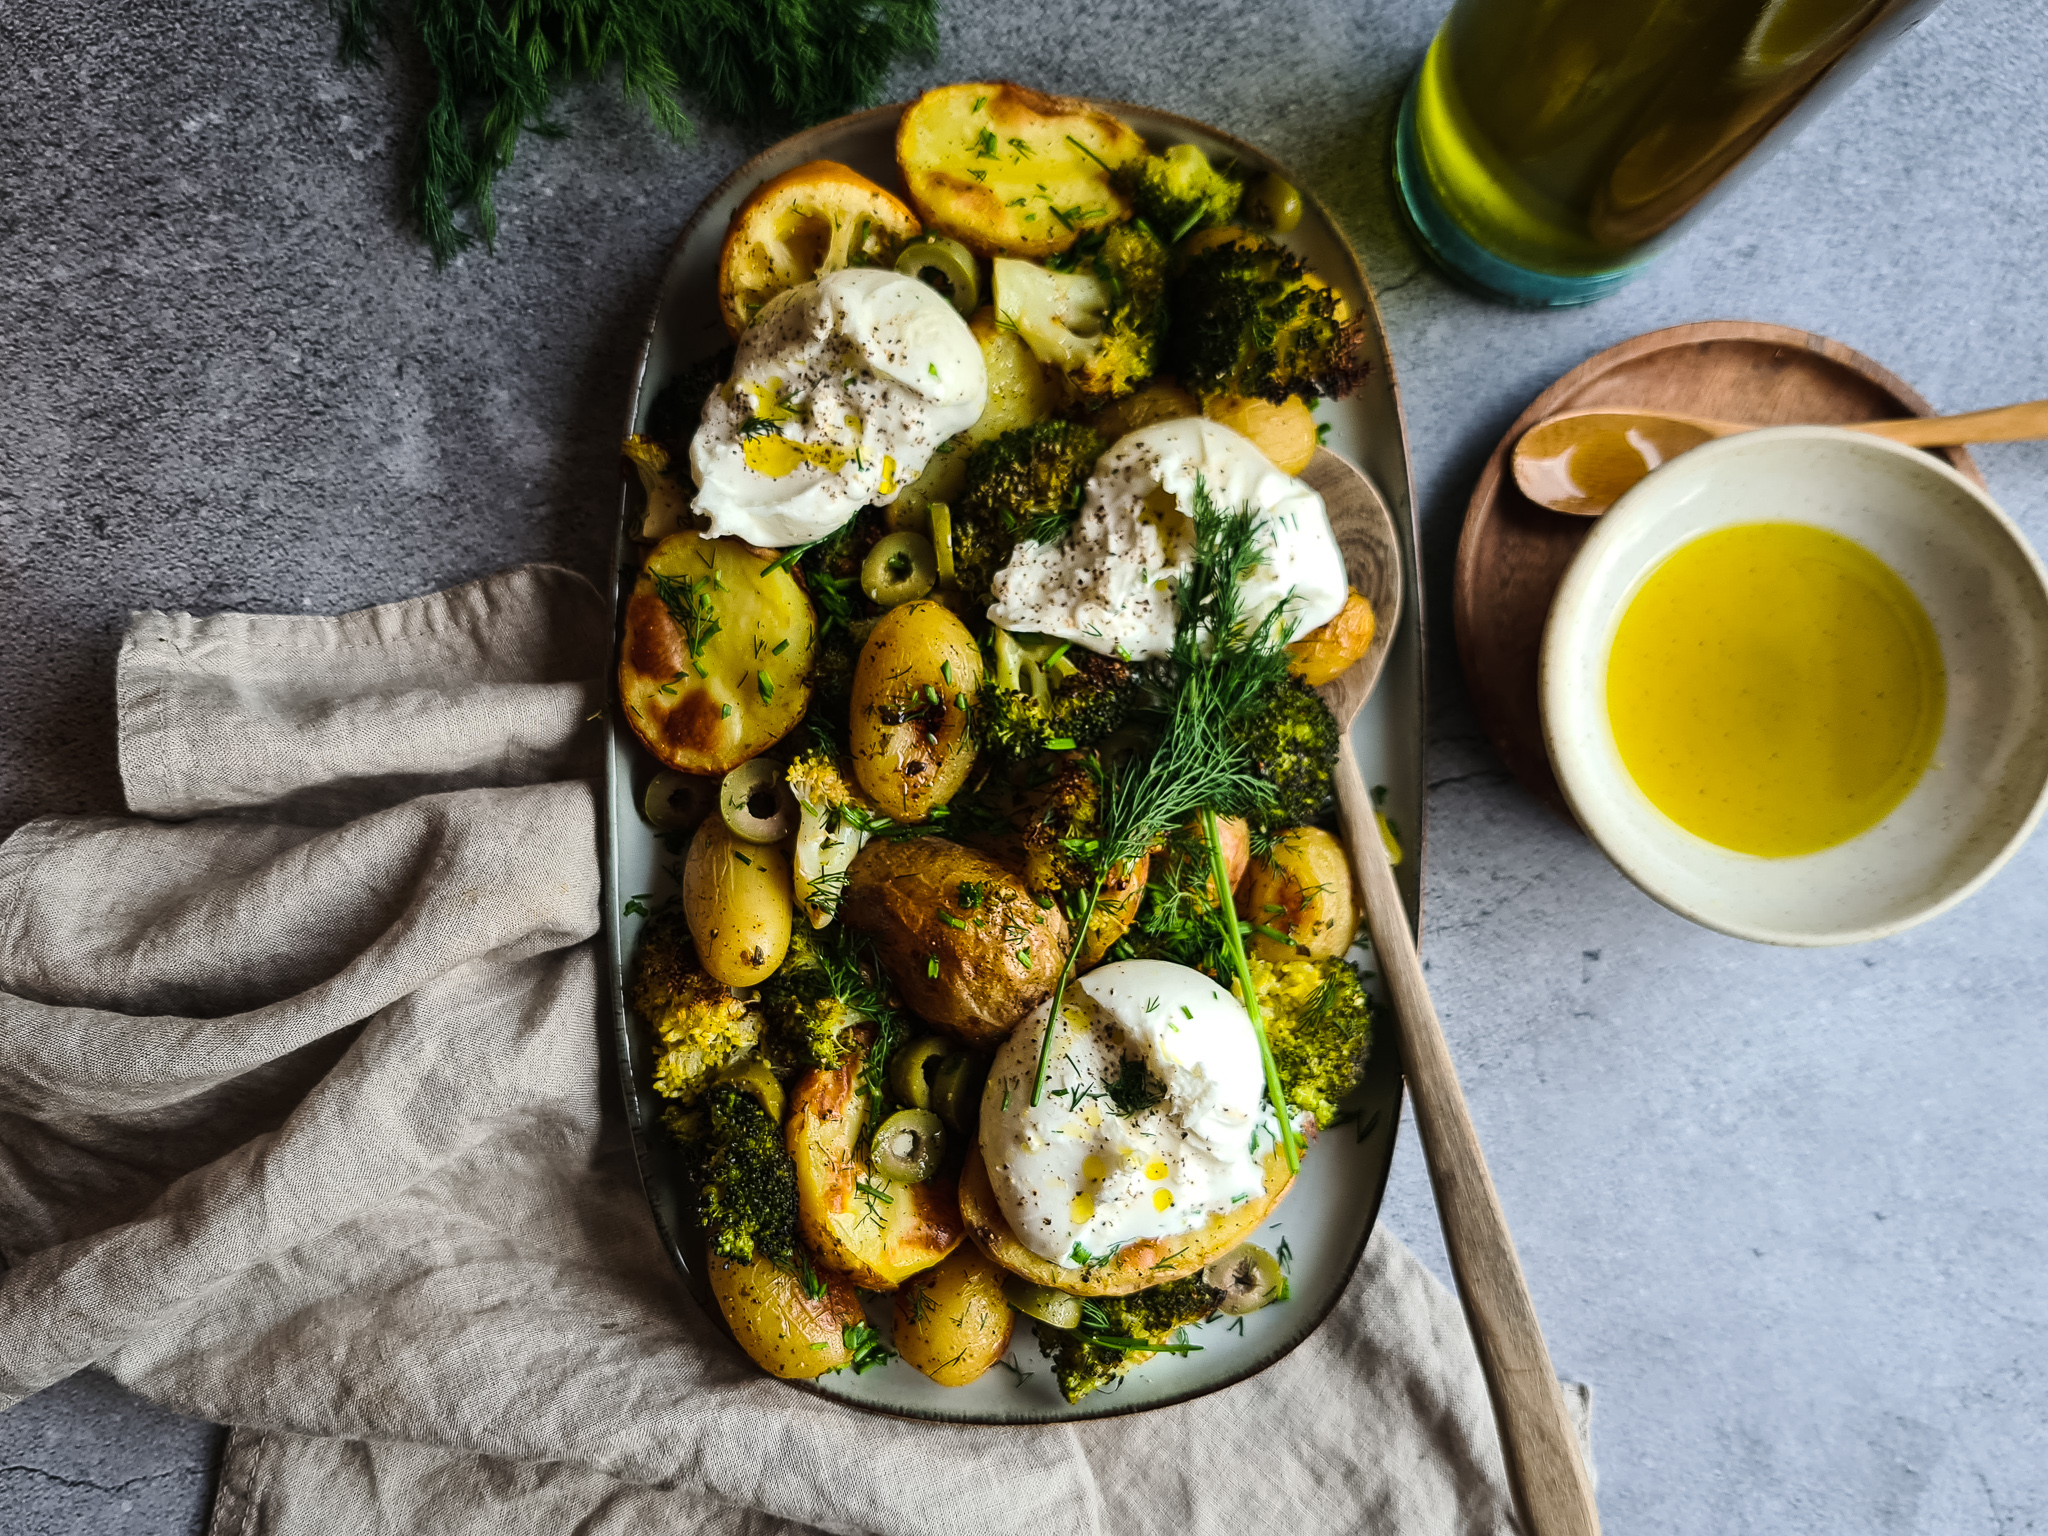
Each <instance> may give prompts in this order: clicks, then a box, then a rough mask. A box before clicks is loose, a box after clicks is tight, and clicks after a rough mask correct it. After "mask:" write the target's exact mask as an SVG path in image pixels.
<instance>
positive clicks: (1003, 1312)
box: [895, 1243, 1016, 1387]
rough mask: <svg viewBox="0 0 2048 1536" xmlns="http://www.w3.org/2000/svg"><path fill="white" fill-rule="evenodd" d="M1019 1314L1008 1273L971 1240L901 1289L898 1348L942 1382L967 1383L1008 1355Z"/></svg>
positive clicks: (908, 1358)
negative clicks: (1006, 1286)
mask: <svg viewBox="0 0 2048 1536" xmlns="http://www.w3.org/2000/svg"><path fill="white" fill-rule="evenodd" d="M1015 1322H1016V1314H1014V1313H1013V1312H1011V1310H1010V1304H1009V1303H1008V1302H1007V1301H1005V1300H1003V1272H1002V1270H1001V1269H999V1268H998V1267H997V1266H996V1265H994V1264H992V1263H990V1262H989V1258H988V1255H987V1254H985V1253H983V1252H982V1251H981V1250H980V1249H979V1248H977V1247H975V1246H974V1244H972V1243H962V1244H961V1245H960V1246H959V1247H958V1248H955V1249H954V1250H953V1254H952V1257H950V1258H948V1259H947V1260H946V1262H945V1263H943V1264H941V1265H939V1266H938V1268H936V1269H928V1270H926V1271H925V1272H924V1273H923V1274H921V1275H914V1276H912V1277H911V1279H910V1280H909V1281H907V1282H906V1283H905V1284H904V1286H903V1289H901V1290H900V1291H898V1292H897V1293H896V1330H895V1345H896V1353H897V1354H899V1355H901V1356H902V1357H903V1358H904V1359H905V1360H907V1361H908V1362H909V1363H910V1364H912V1365H914V1366H916V1367H917V1368H918V1369H919V1370H920V1371H923V1372H924V1373H925V1375H927V1376H929V1377H931V1379H932V1380H933V1381H936V1382H937V1383H938V1384H939V1385H940V1386H942V1387H964V1386H966V1385H967V1384H968V1383H969V1382H970V1381H974V1380H976V1379H977V1378H979V1377H980V1375H981V1374H982V1372H984V1371H986V1370H987V1369H988V1368H989V1367H990V1366H992V1365H994V1364H995V1363H996V1362H997V1361H998V1360H1000V1359H1002V1358H1003V1351H1004V1350H1006V1349H1008V1348H1009V1347H1010V1330H1011V1328H1012V1327H1013V1326H1014V1325H1015Z"/></svg>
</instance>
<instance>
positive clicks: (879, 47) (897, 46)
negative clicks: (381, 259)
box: [330, 0, 938, 265]
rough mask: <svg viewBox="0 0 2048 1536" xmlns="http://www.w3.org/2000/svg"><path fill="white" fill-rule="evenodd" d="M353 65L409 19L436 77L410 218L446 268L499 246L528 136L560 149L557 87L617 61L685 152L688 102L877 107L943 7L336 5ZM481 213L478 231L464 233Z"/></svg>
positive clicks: (883, 0)
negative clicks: (513, 172)
mask: <svg viewBox="0 0 2048 1536" xmlns="http://www.w3.org/2000/svg"><path fill="white" fill-rule="evenodd" d="M330 6H331V8H332V10H333V12H334V14H335V18H336V21H337V24H338V26H339V30H340V37H339V52H340V55H341V58H342V59H343V61H344V62H346V63H351V64H363V63H369V62H371V61H372V60H373V59H374V58H375V55H376V51H377V50H376V45H377V40H378V39H379V38H380V37H381V38H389V37H391V36H392V35H393V34H394V32H395V31H396V30H397V28H396V25H395V23H396V18H397V16H398V14H399V13H400V12H401V11H404V12H407V13H409V14H410V16H411V19H412V23H413V26H414V28H415V29H416V30H417V32H418V34H419V38H420V42H421V44H422V46H423V47H424V49H425V51H426V55H427V60H428V62H429V63H430V64H431V65H432V67H433V71H434V98H433V102H432V104H431V105H430V106H429V107H428V110H427V115H426V119H425V121H424V123H423V124H422V125H421V128H420V131H419V138H418V143H417V147H416V150H415V157H414V169H413V185H412V197H411V201H412V213H413V217H414V219H415V220H416V221H417V222H418V224H419V228H420V233H421V234H422V235H423V236H425V238H426V241H427V245H428V247H429V248H430V249H431V250H432V251H433V253H434V261H435V264H436V265H446V264H447V263H448V262H449V261H450V260H452V259H453V258H454V257H455V256H456V255H457V254H458V253H459V252H461V251H462V250H463V249H464V248H465V247H467V246H469V245H471V244H473V243H474V242H475V241H476V239H477V238H478V237H479V236H480V237H481V238H482V239H483V242H484V244H485V245H486V246H490V245H492V244H494V243H495V242H496V240H497V235H498V209H497V202H496V199H495V196H494V187H495V184H496V181H497V177H498V173H499V172H501V171H503V170H504V169H506V167H508V166H509V165H511V163H512V154H513V151H514V149H515V148H516V147H517V145H518V142H519V136H520V135H521V134H522V133H534V134H538V135H539V136H540V137H542V138H562V137H564V136H566V134H567V132H568V130H567V129H566V128H565V127H564V126H563V125H562V124H561V123H560V122H559V121H557V120H556V119H555V118H554V117H553V116H551V115H550V114H551V112H552V109H553V107H554V103H555V92H556V90H557V88H558V87H559V86H561V85H563V84H565V83H567V82H569V81H574V80H598V79H602V78H603V77H604V76H605V75H606V74H608V73H609V72H610V71H611V69H612V67H613V66H614V65H616V66H617V67H618V71H619V83H620V86H621V88H622V89H623V90H624V91H625V93H626V95H627V96H628V97H634V98H638V99H639V100H640V101H641V102H642V103H643V104H644V105H645V106H646V108H647V112H648V115H649V116H650V117H652V118H653V119H654V123H655V126H656V127H658V128H659V129H661V131H662V132H663V133H665V134H667V135H668V136H669V137H670V138H671V139H674V140H676V141H678V142H682V141H685V140H687V139H688V138H689V137H690V134H691V132H692V131H693V130H692V127H691V123H690V119H689V117H688V115H687V114H685V112H684V111H683V107H682V96H683V93H684V92H686V91H687V92H695V93H698V94H700V95H701V96H703V97H704V99H705V100H707V101H708V102H709V103H710V105H711V108H712V110H713V111H715V112H717V113H719V114H720V115H721V116H724V117H727V118H730V119H733V120H735V121H738V122H743V123H760V122H792V123H799V124H802V123H813V122H820V121H822V120H823V119H825V118H828V117H836V116H838V115H839V114H841V113H843V112H850V111H852V110H854V109H855V108H857V107H863V106H866V105H867V104H868V103H869V102H871V101H872V100H873V99H874V98H875V95H876V93H877V92H878V91H879V89H880V87H881V85H882V82H883V79H884V77H885V76H886V74H887V72H888V68H889V65H890V64H891V63H892V62H893V61H894V60H895V59H896V58H897V56H898V55H900V54H905V53H915V54H921V55H929V54H931V53H932V52H933V51H934V49H935V48H936V47H937V43H938V22H937V10H938V0H330ZM465 213H466V214H468V215H469V216H470V218H471V219H472V220H473V222H474V225H475V232H474V233H472V232H471V230H470V229H469V228H467V227H465V225H464V224H463V223H462V222H459V219H460V217H461V216H462V215H463V214H465Z"/></svg>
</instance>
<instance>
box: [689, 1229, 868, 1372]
mask: <svg viewBox="0 0 2048 1536" xmlns="http://www.w3.org/2000/svg"><path fill="white" fill-rule="evenodd" d="M710 1265H711V1294H712V1295H714V1296H716V1297H717V1298H718V1310H719V1311H720V1312H722V1313H724V1314H725V1323H726V1326H727V1327H728V1328H730V1329H732V1334H733V1337H734V1338H735V1339H736V1340H738V1341H739V1346H740V1348H741V1349H744V1350H745V1351H746V1352H747V1354H748V1355H749V1356H751V1357H752V1358H753V1361H754V1363H755V1364H756V1365H758V1366H760V1367H761V1369H762V1370H764V1371H766V1372H767V1373H768V1374H769V1375H771V1376H780V1377H782V1378H783V1379H784V1380H788V1381H803V1380H808V1379H809V1378H811V1377H813V1376H822V1375H824V1374H825V1373H826V1372H827V1371H836V1370H839V1369H841V1368H842V1367H844V1366H847V1365H851V1364H852V1363H853V1351H852V1350H851V1349H849V1348H848V1347H847V1344H846V1330H847V1329H849V1328H857V1327H859V1326H860V1325H861V1324H863V1323H865V1322H866V1321H867V1318H866V1316H865V1315H863V1314H862V1312H861V1309H860V1298H859V1297H858V1296H856V1295H854V1293H853V1287H852V1286H851V1285H849V1284H848V1283H847V1282H846V1281H845V1280H844V1279H842V1278H840V1277H839V1276H838V1275H829V1274H825V1273H823V1272H822V1271H821V1272H819V1273H818V1274H817V1276H816V1279H817V1280H818V1281H819V1282H821V1283H822V1284H823V1286H824V1294H823V1295H820V1296H813V1295H811V1294H810V1292H809V1291H807V1290H806V1289H805V1288H804V1282H803V1277H802V1276H801V1275H800V1274H798V1273H796V1272H795V1271H793V1270H787V1269H780V1268H778V1267H776V1266H775V1265H774V1264H771V1263H770V1262H769V1261H768V1260H766V1259H756V1260H754V1262H753V1263H751V1264H741V1263H739V1262H738V1261H737V1260H734V1259H728V1258H722V1257H720V1256H719V1255H718V1254H715V1253H714V1254H712V1255H711V1258H710Z"/></svg>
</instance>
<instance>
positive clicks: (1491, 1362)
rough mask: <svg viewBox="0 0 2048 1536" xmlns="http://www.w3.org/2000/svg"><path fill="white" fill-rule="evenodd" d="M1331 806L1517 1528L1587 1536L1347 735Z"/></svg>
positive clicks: (1510, 1242) (1572, 1464) (1475, 1142)
mask: <svg viewBox="0 0 2048 1536" xmlns="http://www.w3.org/2000/svg"><path fill="white" fill-rule="evenodd" d="M1337 803H1338V807H1339V809H1340V810H1341V812H1342V814H1343V818H1344V832H1345V842H1346V844H1347V845H1348V846H1349V847H1350V849H1351V854H1352V857H1353V858H1354V859H1355V860H1356V861H1357V863H1358V883H1359V886H1360V889H1361V892H1362V894H1363V896H1364V898H1365V918H1366V924H1367V926H1368V927H1369V928H1370V929H1371V931H1372V947H1373V954H1374V956H1375V958H1376V959H1377V961H1378V966H1379V973H1380V976H1381V978H1382V980H1384V981H1385V983H1386V987H1387V991H1388V993H1389V995H1390V996H1391V997H1392V998H1393V1003H1394V1025H1395V1037H1396V1039H1397V1040H1398V1042H1399V1044H1400V1049H1401V1065H1402V1069H1403V1070H1404V1071H1405V1072H1406V1074H1407V1077H1408V1091H1409V1093H1410V1094H1412V1095H1413V1096H1414V1102H1415V1129H1416V1131H1417V1132H1418V1134H1420V1136H1421V1138H1422V1152H1423V1156H1424V1158H1425V1159H1426V1160H1427V1161H1428V1163H1429V1181H1430V1184H1431V1185H1432V1186H1433V1187H1434V1189H1435V1190H1436V1208H1437V1215H1438V1218H1439V1219H1440V1220H1441V1221H1442V1222H1443V1228H1444V1246H1445V1247H1446V1248H1447V1249H1449V1250H1450V1256H1451V1269H1452V1271H1453V1273H1454V1274H1455V1275H1456V1277H1457V1281H1458V1299H1459V1300H1460V1301H1461V1302H1463V1303H1464V1307H1465V1320H1466V1322H1467V1324H1468V1325H1469V1326H1470V1327H1471V1329H1472V1342H1473V1344H1474V1345H1475V1346H1477V1348H1478V1351H1479V1366H1480V1369H1481V1370H1482V1371H1483V1372H1484V1373H1485V1375H1486V1387H1487V1391H1488V1392H1489V1393H1490V1394H1491V1395H1492V1398H1493V1413H1494V1419H1495V1421H1496V1423H1498V1425H1499V1427H1500V1446H1501V1451H1502V1454H1503V1455H1504V1457H1505V1459H1506V1461H1507V1471H1508V1487H1509V1489H1510V1490H1511V1491H1512V1492H1513V1494H1514V1497H1515V1509H1516V1512H1517V1513H1518V1514H1519V1515H1520V1516H1521V1523H1522V1529H1523V1531H1524V1532H1526V1533H1527V1536H1599V1531H1600V1512H1599V1510H1598V1509H1597V1508H1596V1507H1595V1505H1594V1503H1593V1487H1592V1483H1591V1482H1590V1481H1589V1480H1588V1478H1587V1476H1586V1468H1585V1464H1584V1463H1583V1462H1582V1461H1581V1460H1580V1459H1579V1442H1578V1437H1577V1436H1576V1435H1575V1434H1574V1433H1573V1431H1572V1426H1571V1421H1570V1420H1569V1419H1568V1418H1566V1417H1565V1408H1564V1393H1563V1392H1562V1391H1561V1390H1560V1389H1559V1387H1558V1384H1557V1373H1556V1372H1555V1371H1554V1370H1552V1369H1551V1365H1550V1351H1549V1349H1548V1348H1546V1347H1545V1345H1544V1343H1543V1330H1542V1328H1541V1327H1540V1326H1539V1325H1538V1324H1537V1321H1536V1307H1535V1304H1534V1303H1533V1302H1531V1301H1530V1299H1529V1287H1528V1285H1527V1284H1526V1283H1525V1282H1524V1281H1523V1279H1522V1266H1521V1261H1520V1260H1519V1259H1517V1258H1516V1257H1515V1244H1514V1239H1513V1238H1512V1237H1510V1236H1509V1235H1508V1224H1507V1218H1506V1217H1505V1216H1504V1215H1502V1213H1501V1208H1500V1197H1499V1196H1498V1195H1497V1194H1495V1193H1494V1188H1493V1178H1492V1175H1490V1174H1489V1173H1488V1172H1487V1171H1486V1158H1485V1155H1484V1154H1483V1153H1482V1152H1481V1151H1480V1150H1479V1136H1478V1133H1477V1132H1475V1131H1474V1130H1473V1128H1472V1117H1471V1114H1470V1113H1469V1112H1468V1111H1467V1109H1466V1108H1465V1094H1464V1091H1463V1090H1462V1089H1461V1088H1459V1086H1458V1073H1457V1069H1456V1068H1455V1067H1453V1066H1452V1065H1451V1053H1450V1049H1449V1047H1447V1046H1446V1045H1445V1044H1444V1033H1443V1026H1442V1025H1441V1024H1439V1023H1438V1022H1437V1017H1436V1005H1435V1004H1433V1003H1432V1002H1431V1001H1430V999H1429V985H1428V983H1427V982H1426V981H1425V980H1424V979H1423V974H1422V961H1421V958H1420V957H1419V956H1418V955H1417V954H1416V952H1415V940H1414V938H1413V937H1412V936H1411V935H1410V934H1409V931H1408V912H1407V909H1406V908H1405V907H1403V906H1402V905H1401V892H1400V889H1399V887H1397V886H1396V885H1395V884H1394V871H1393V868H1392V866H1391V865H1389V864H1388V862H1387V851H1386V846H1385V844H1383V843H1382V842H1381V841H1380V829H1379V822H1378V820H1377V818H1376V817H1375V816H1374V814H1373V807H1372V797H1371V796H1370V795H1369V794H1368V793H1367V792H1366V788H1365V781H1364V779H1363V778H1362V777H1361V776H1360V774H1359V771H1358V758H1357V756H1356V754H1355V753H1354V751H1353V749H1352V745H1351V738H1350V734H1349V733H1348V732H1347V733H1346V734H1345V738H1344V748H1343V751H1342V753H1341V754H1340V755H1339V757H1338V759H1337Z"/></svg>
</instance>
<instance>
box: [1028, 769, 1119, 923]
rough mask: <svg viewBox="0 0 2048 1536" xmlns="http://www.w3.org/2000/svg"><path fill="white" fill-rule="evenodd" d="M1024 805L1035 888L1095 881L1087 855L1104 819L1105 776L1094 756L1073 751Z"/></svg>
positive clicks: (1063, 888) (1045, 892)
mask: <svg viewBox="0 0 2048 1536" xmlns="http://www.w3.org/2000/svg"><path fill="white" fill-rule="evenodd" d="M1024 805H1025V809H1024V811H1023V813H1022V827H1021V831H1022V834H1023V835H1022V839H1021V840H1022V842H1023V844H1024V884H1025V886H1026V887H1027V888H1028V889H1029V890H1030V891H1031V893H1032V894H1033V895H1035V896H1059V895H1061V894H1063V893H1064V892H1067V891H1078V890H1082V889H1085V888H1086V887H1088V886H1091V885H1093V884H1094V883H1095V874H1094V866H1093V865H1092V864H1091V863H1090V862H1089V861H1088V858H1087V857H1086V855H1087V853H1088V852H1089V851H1090V850H1092V849H1093V847H1094V846H1095V835H1096V831H1097V829H1098V827H1099V826H1100V824H1101V819H1102V778H1101V775H1100V774H1099V772H1098V771H1097V770H1096V767H1095V764H1094V762H1093V761H1092V760H1091V759H1090V758H1089V757H1088V756H1087V755H1086V754H1085V753H1080V752H1075V753H1071V754H1069V755H1068V756H1067V758H1066V760H1065V761H1064V762H1063V763H1062V764H1061V765H1060V770H1059V772H1058V773H1057V774H1056V775H1055V776H1054V778H1053V780H1052V782H1051V783H1050V784H1047V785H1046V786H1044V788H1043V789H1041V790H1038V791H1036V792H1034V793H1033V794H1031V795H1030V796H1028V797H1027V798H1026V800H1025V802H1024Z"/></svg>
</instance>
